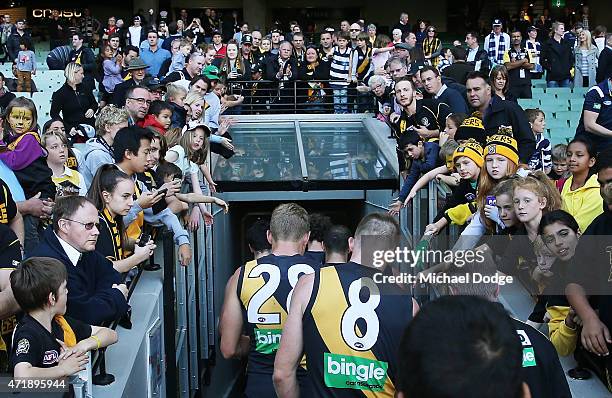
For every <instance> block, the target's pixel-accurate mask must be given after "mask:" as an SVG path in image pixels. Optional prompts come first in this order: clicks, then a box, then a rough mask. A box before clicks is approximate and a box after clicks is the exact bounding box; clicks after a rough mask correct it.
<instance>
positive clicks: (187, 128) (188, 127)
mask: <svg viewBox="0 0 612 398" xmlns="http://www.w3.org/2000/svg"><path fill="white" fill-rule="evenodd" d="M198 127H201V128H203V129H204V132H205V134H206V136H207V137H210V133H211V132H210V129H209V128H208V126H207V125H205V124H204V123H202V122H201V121H198V120H191V121H189V122H188V123H187V124H186V125H184V126H183V129H182V131H181V132H182V134H185V133H186V132H187V131H193V130H195V129H197V128H198Z"/></svg>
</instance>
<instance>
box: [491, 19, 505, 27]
mask: <svg viewBox="0 0 612 398" xmlns="http://www.w3.org/2000/svg"><path fill="white" fill-rule="evenodd" d="M502 25H503V23H502V21H501V19H494V20H493V26H502Z"/></svg>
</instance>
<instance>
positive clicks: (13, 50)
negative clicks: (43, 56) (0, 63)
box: [6, 31, 36, 62]
mask: <svg viewBox="0 0 612 398" xmlns="http://www.w3.org/2000/svg"><path fill="white" fill-rule="evenodd" d="M22 37H24V38H26V39H27V40H28V43H29V44H30V45H29V47H28V48H29V49H30V50H32V51H34V52H36V50H34V43H33V42H32V36H30V33H28V32H24V33H23V35H20V34H19V33H17V31H13V33H12V34H11V35H10V36H9V37H8V39H7V40H6V49H7V50H8V56H9V60H10V61H11V62H15V59H16V58H17V55H18V54H19V51H20V49H19V40H21V38H22Z"/></svg>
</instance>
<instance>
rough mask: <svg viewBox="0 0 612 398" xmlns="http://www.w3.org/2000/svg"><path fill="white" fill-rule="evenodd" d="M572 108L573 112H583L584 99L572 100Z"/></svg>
mask: <svg viewBox="0 0 612 398" xmlns="http://www.w3.org/2000/svg"><path fill="white" fill-rule="evenodd" d="M569 101H570V108H571V110H572V111H578V112H581V111H582V106H583V105H584V98H570V100H569Z"/></svg>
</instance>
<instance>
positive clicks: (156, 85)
mask: <svg viewBox="0 0 612 398" xmlns="http://www.w3.org/2000/svg"><path fill="white" fill-rule="evenodd" d="M145 86H147V88H148V89H149V90H151V91H157V90H159V89H162V90H164V91H166V85H165V84H162V82H161V80H159V79H158V78H156V77H153V78H151V79H149V80H148V81H147V82H146V83H145Z"/></svg>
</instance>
